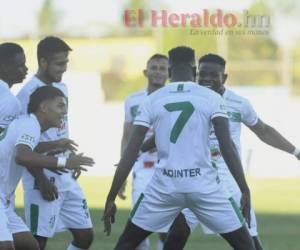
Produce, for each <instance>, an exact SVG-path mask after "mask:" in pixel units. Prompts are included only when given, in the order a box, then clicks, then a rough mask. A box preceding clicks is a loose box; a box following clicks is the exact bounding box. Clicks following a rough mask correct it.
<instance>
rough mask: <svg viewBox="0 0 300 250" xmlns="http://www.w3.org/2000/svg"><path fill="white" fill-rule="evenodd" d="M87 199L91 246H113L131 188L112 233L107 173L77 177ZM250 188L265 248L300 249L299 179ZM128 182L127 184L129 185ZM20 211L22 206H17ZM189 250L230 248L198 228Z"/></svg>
mask: <svg viewBox="0 0 300 250" xmlns="http://www.w3.org/2000/svg"><path fill="white" fill-rule="evenodd" d="M80 182H81V185H82V187H83V190H84V192H85V194H86V197H87V199H88V203H89V207H90V210H91V216H92V220H93V223H94V229H95V241H94V243H93V246H92V248H91V249H93V250H110V249H113V247H114V245H115V243H116V241H117V239H118V237H119V235H120V234H121V232H122V230H123V228H124V225H125V222H126V220H127V218H128V214H129V211H130V200H131V197H130V189H128V190H127V200H126V201H119V200H118V203H117V205H118V209H119V210H118V214H117V217H116V223H115V224H114V226H113V231H112V235H111V236H109V237H107V236H106V235H105V234H104V233H103V225H102V223H101V220H100V219H101V216H102V213H103V206H104V201H105V196H106V194H107V192H108V189H109V186H110V183H111V178H110V177H82V179H81V180H80ZM249 184H250V186H251V189H252V201H253V204H254V206H255V210H256V214H257V220H258V229H259V233H260V238H261V241H262V242H263V245H264V247H265V250H299V249H300V237H299V236H300V234H299V232H300V229H299V228H300V199H299V196H300V185H299V184H300V179H252V178H251V179H249ZM128 186H130V184H129V185H128ZM20 192H21V190H20V189H19V190H18V193H17V196H18V197H19V198H18V199H17V204H18V205H20V204H22V199H20V197H21V193H20ZM18 212H19V213H22V211H21V209H18ZM70 241H71V236H70V234H69V233H68V232H66V233H60V234H57V235H56V236H55V237H54V238H53V239H50V240H49V243H48V247H47V249H49V250H64V249H66V247H67V245H68V243H69V242H70ZM150 241H151V248H150V249H151V250H154V249H155V246H156V241H157V235H152V236H151V237H150ZM185 249H188V250H194V249H195V250H196V249H197V250H198V249H201V250H227V249H228V250H229V249H230V248H229V247H228V246H227V245H226V243H224V241H223V240H222V239H221V238H220V237H218V236H204V235H203V234H202V232H201V230H200V228H197V229H196V231H195V232H194V234H192V236H191V238H190V239H189V241H188V244H187V246H186V248H185Z"/></svg>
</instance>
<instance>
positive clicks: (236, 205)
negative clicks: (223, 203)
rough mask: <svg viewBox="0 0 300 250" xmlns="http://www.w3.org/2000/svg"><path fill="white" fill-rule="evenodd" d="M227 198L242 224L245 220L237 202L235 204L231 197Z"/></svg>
mask: <svg viewBox="0 0 300 250" xmlns="http://www.w3.org/2000/svg"><path fill="white" fill-rule="evenodd" d="M228 200H229V201H230V203H231V206H232V207H233V209H234V211H235V213H236V215H237V216H238V218H239V220H240V222H241V223H242V224H244V222H245V221H244V217H243V215H242V213H241V210H240V208H239V206H238V204H236V202H235V200H234V199H233V198H232V197H230V198H229V199H228Z"/></svg>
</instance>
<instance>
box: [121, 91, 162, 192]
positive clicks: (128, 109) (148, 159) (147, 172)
mask: <svg viewBox="0 0 300 250" xmlns="http://www.w3.org/2000/svg"><path fill="white" fill-rule="evenodd" d="M147 95H148V92H147V90H146V89H145V90H141V91H138V92H135V93H133V94H131V95H129V96H128V97H127V98H126V100H125V122H127V123H133V121H134V119H135V117H136V115H137V112H138V108H139V106H140V105H141V104H142V103H143V102H144V100H145V98H146V97H147ZM153 134H154V133H153V129H152V128H151V127H150V128H149V130H148V131H147V134H146V136H145V140H147V139H148V138H150V137H151V136H152V135H153ZM156 162H157V153H156V152H145V153H142V154H141V155H140V156H139V157H138V159H137V161H136V163H135V164H134V166H133V171H132V189H133V191H135V190H139V192H142V191H144V189H145V187H146V185H147V184H148V182H149V181H150V179H151V177H152V175H153V173H154V165H155V163H156Z"/></svg>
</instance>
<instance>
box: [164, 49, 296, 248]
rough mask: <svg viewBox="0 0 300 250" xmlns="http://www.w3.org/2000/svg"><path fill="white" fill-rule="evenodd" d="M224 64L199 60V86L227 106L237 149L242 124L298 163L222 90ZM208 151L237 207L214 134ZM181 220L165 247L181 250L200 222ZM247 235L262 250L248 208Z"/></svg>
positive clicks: (211, 57) (288, 147)
mask: <svg viewBox="0 0 300 250" xmlns="http://www.w3.org/2000/svg"><path fill="white" fill-rule="evenodd" d="M225 64H226V62H225V60H224V59H223V58H222V57H220V56H218V55H215V54H207V55H204V56H203V57H201V58H200V59H199V65H198V66H199V84H200V85H202V86H206V87H208V88H210V89H212V90H214V91H215V92H217V93H218V94H220V95H221V96H222V97H223V99H224V100H225V103H226V109H227V113H228V116H229V125H230V126H229V128H230V133H231V138H232V140H233V142H234V144H235V147H236V148H237V150H238V152H239V153H240V151H241V145H240V135H241V125H242V123H243V124H245V125H246V126H247V127H248V128H249V129H250V130H251V131H253V132H254V133H255V134H256V135H257V136H258V138H259V139H260V140H261V141H263V142H265V143H266V144H268V145H270V146H272V147H275V148H277V149H280V150H282V151H285V152H287V153H290V154H294V155H295V156H296V157H297V158H298V159H300V150H299V149H297V148H296V147H295V146H293V145H292V144H291V143H290V142H289V141H288V140H286V139H285V138H284V137H283V136H282V135H281V134H280V133H279V132H277V131H276V130H275V129H274V128H272V127H271V126H269V125H268V124H266V123H264V122H263V121H262V120H261V119H259V118H258V116H257V114H256V112H255V111H254V109H253V107H252V105H251V104H250V102H249V101H248V100H247V99H245V98H244V97H242V96H239V95H237V94H236V93H234V92H233V91H232V90H229V89H228V88H225V86H224V84H225V81H226V79H227V74H226V73H225ZM210 149H211V156H212V160H213V162H214V165H215V166H216V167H217V169H218V175H219V177H220V179H221V181H222V182H223V184H224V186H225V187H226V188H227V189H228V191H229V192H230V193H231V195H232V197H233V198H234V199H235V201H236V202H237V203H238V202H239V200H240V198H241V191H240V189H239V186H238V184H237V183H236V181H235V180H234V178H233V176H232V175H231V173H230V171H229V169H228V167H227V164H226V162H225V161H224V158H223V157H222V155H221V151H220V146H219V143H218V140H217V138H216V134H215V131H213V130H212V131H211V133H210ZM183 214H184V217H182V216H180V217H179V218H178V219H177V220H176V221H175V222H174V224H173V226H172V228H171V230H170V233H169V235H168V238H167V240H166V242H165V245H166V246H169V245H174V244H176V245H177V246H178V245H180V246H181V248H180V249H183V247H184V244H185V242H186V241H187V238H188V236H189V234H190V232H191V231H193V230H194V229H195V227H196V226H197V225H198V224H199V220H197V217H196V216H195V215H194V214H193V213H192V212H191V211H190V210H183ZM202 227H203V230H204V232H205V233H207V234H212V233H214V232H212V231H211V230H210V229H208V228H207V227H205V226H203V225H202ZM249 232H250V234H251V236H252V238H253V241H254V243H255V247H256V250H262V249H263V247H262V245H261V243H260V241H259V238H258V232H257V225H256V218H255V213H254V210H253V207H251V222H250V225H249Z"/></svg>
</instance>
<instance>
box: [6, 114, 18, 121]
mask: <svg viewBox="0 0 300 250" xmlns="http://www.w3.org/2000/svg"><path fill="white" fill-rule="evenodd" d="M16 117H17V116H16V115H8V116H4V118H3V121H6V122H12V121H13V120H14V119H15V118H16Z"/></svg>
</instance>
